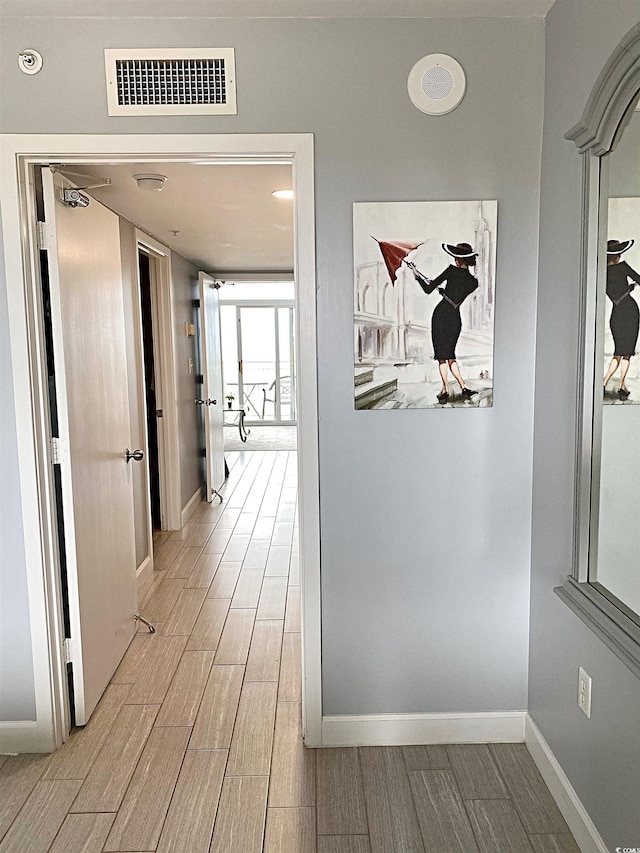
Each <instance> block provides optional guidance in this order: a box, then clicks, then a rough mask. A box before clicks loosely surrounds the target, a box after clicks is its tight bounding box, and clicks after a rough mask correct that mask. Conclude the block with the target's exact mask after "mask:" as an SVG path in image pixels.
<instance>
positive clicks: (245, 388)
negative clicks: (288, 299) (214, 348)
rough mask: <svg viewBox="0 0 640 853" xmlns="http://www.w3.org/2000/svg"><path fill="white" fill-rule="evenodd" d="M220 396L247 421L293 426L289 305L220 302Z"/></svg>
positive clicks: (292, 360) (292, 335) (291, 338)
mask: <svg viewBox="0 0 640 853" xmlns="http://www.w3.org/2000/svg"><path fill="white" fill-rule="evenodd" d="M220 318H221V325H222V359H223V373H224V386H225V390H224V394H225V397H226V398H227V399H228V397H229V396H232V395H233V401H232V406H231V408H243V409H244V410H245V413H246V414H245V418H246V421H247V423H254V424H259V423H265V424H267V423H270V424H295V422H296V411H295V349H294V337H295V330H294V309H293V305H282V304H280V305H264V304H262V305H257V304H255V305H246V304H243V305H222V306H221V308H220Z"/></svg>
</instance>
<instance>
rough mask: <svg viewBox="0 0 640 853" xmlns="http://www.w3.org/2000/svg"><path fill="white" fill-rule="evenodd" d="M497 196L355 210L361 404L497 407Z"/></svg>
mask: <svg viewBox="0 0 640 853" xmlns="http://www.w3.org/2000/svg"><path fill="white" fill-rule="evenodd" d="M497 217H498V203H497V201H422V202H378V203H376V202H371V203H369V202H367V203H356V204H354V206H353V255H354V306H355V307H354V364H355V371H354V383H355V394H354V396H355V408H356V409H435V408H438V409H439V408H458V407H464V408H484V407H487V406H491V405H492V404H493V315H494V304H495V257H496V232H497Z"/></svg>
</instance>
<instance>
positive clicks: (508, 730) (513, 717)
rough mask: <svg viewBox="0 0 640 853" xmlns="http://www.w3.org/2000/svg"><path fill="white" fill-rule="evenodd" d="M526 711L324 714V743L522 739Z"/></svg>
mask: <svg viewBox="0 0 640 853" xmlns="http://www.w3.org/2000/svg"><path fill="white" fill-rule="evenodd" d="M525 717H526V711H498V712H487V713H483V714H371V715H368V716H366V717H356V716H332V717H323V718H322V746H405V745H408V744H431V743H522V741H524V724H525Z"/></svg>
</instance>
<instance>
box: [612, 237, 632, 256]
mask: <svg viewBox="0 0 640 853" xmlns="http://www.w3.org/2000/svg"><path fill="white" fill-rule="evenodd" d="M634 243H635V240H622V241H620V240H607V255H621V254H622V253H623V252H626V251H627V249H630V248H631V247H632V246H633V244H634Z"/></svg>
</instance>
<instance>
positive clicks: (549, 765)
mask: <svg viewBox="0 0 640 853" xmlns="http://www.w3.org/2000/svg"><path fill="white" fill-rule="evenodd" d="M525 743H526V744H527V749H528V750H529V752H530V753H531V756H532V758H533V760H534V761H535V763H536V766H537V767H538V770H539V771H540V774H541V775H542V778H543V779H544V781H545V783H546V785H547V788H549V790H550V791H551V794H552V796H553V799H554V800H555V801H556V803H557V804H558V808H559V809H560V812H561V813H562V816H563V818H564V819H565V820H566V822H567V824H568V826H569V829H570V830H571V832H572V833H573V837H574V838H575V840H576V843H577V845H578V847H579V848H580V850H581V851H582V853H608V849H609V848H608V847H607V846H606V844H605V843H604V841H603V840H602V838H601V837H600V834H599V832H598V830H597V829H596V827H595V826H594V823H593V821H592V820H591V818H590V817H589V815H588V814H587V810H586V809H585V807H584V806H583V805H582V803H581V802H580V798H579V797H578V795H577V794H576V792H575V790H574V788H573V786H572V784H571V782H570V781H569V779H568V778H567V776H566V774H565V772H564V770H563V769H562V767H561V766H560V764H559V763H558V760H557V758H556V757H555V755H554V754H553V752H552V751H551V748H550V746H549V744H548V743H547V742H546V740H545V739H544V737H543V735H542V732H541V731H540V729H539V728H538V727H537V726H536V724H535V723H534V722H533V720H532V719H531V717H530V716H529V714H527V719H526V722H525Z"/></svg>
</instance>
